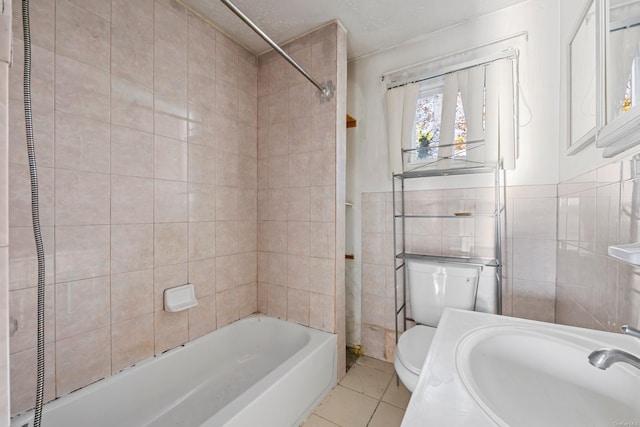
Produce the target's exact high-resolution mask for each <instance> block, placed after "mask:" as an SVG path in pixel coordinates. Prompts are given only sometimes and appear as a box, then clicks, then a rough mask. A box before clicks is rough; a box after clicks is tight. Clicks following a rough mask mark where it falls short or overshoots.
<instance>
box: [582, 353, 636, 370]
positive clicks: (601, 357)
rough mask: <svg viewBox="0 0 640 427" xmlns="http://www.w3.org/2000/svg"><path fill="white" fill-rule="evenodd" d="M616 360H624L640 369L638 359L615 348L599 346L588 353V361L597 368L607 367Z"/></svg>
mask: <svg viewBox="0 0 640 427" xmlns="http://www.w3.org/2000/svg"><path fill="white" fill-rule="evenodd" d="M616 362H625V363H628V364H629V365H631V366H634V367H636V368H638V369H640V359H639V358H637V357H636V356H634V355H633V354H631V353H627V352H626V351H622V350H618V349H616V348H601V349H600V350H596V351H594V352H593V353H591V354H590V355H589V363H591V364H592V365H593V366H595V367H596V368H598V369H603V370H604V369H607V368H609V367H610V366H611V365H613V364H614V363H616Z"/></svg>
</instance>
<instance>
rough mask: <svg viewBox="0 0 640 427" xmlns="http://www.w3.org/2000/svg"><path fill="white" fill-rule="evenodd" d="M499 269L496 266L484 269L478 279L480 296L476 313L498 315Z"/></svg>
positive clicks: (477, 300) (477, 298) (487, 266)
mask: <svg viewBox="0 0 640 427" xmlns="http://www.w3.org/2000/svg"><path fill="white" fill-rule="evenodd" d="M497 274H498V268H497V267H496V266H494V265H485V266H483V267H482V272H481V273H480V278H479V279H478V294H477V296H476V308H475V310H476V311H481V312H483V313H493V314H497V313H498V299H497V289H498V277H497Z"/></svg>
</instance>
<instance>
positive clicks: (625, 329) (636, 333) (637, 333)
mask: <svg viewBox="0 0 640 427" xmlns="http://www.w3.org/2000/svg"><path fill="white" fill-rule="evenodd" d="M620 329H621V330H622V333H623V334H626V335H631V336H632V337H635V338H640V329H636V328H633V327H631V326H629V325H622V326H621V327H620Z"/></svg>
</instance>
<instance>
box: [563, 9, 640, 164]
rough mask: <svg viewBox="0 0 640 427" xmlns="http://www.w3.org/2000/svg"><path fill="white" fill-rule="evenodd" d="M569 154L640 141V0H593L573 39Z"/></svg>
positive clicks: (609, 151) (614, 150)
mask: <svg viewBox="0 0 640 427" xmlns="http://www.w3.org/2000/svg"><path fill="white" fill-rule="evenodd" d="M568 51H569V67H568V68H569V76H568V77H569V84H568V88H569V103H568V104H569V114H568V117H569V126H568V128H569V144H568V145H569V153H575V152H576V151H578V150H580V149H581V148H583V147H585V146H586V145H588V144H589V143H591V142H592V141H594V140H595V145H596V147H599V148H604V151H603V156H604V157H613V156H615V155H616V154H618V153H621V152H622V151H624V150H627V149H629V148H631V147H633V146H635V145H637V144H638V143H640V0H591V1H588V2H587V3H586V4H585V9H584V12H583V13H582V16H581V18H580V20H579V23H578V25H577V27H576V29H575V31H574V32H573V35H572V37H571V40H570V43H569V49H568Z"/></svg>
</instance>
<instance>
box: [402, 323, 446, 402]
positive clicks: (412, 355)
mask: <svg viewBox="0 0 640 427" xmlns="http://www.w3.org/2000/svg"><path fill="white" fill-rule="evenodd" d="M435 334H436V328H432V327H430V326H424V325H416V326H414V327H413V328H411V329H408V330H407V331H406V332H405V333H404V334H402V336H401V337H400V339H399V340H398V346H397V347H396V352H395V355H394V357H393V366H394V367H395V369H396V373H397V374H398V378H400V381H402V384H404V386H405V387H406V388H407V389H408V390H409V391H412V392H413V390H415V388H416V384H417V383H418V377H419V376H420V371H422V365H424V361H425V360H426V358H427V354H428V353H429V348H430V347H431V341H433V336H434V335H435Z"/></svg>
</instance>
